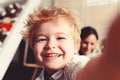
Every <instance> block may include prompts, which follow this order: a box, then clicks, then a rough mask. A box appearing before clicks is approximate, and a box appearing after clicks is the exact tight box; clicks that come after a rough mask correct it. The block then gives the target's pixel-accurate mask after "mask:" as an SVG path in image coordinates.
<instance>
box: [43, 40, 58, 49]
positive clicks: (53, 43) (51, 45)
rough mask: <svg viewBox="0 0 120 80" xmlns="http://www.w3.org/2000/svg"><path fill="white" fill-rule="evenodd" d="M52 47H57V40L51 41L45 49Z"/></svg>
mask: <svg viewBox="0 0 120 80" xmlns="http://www.w3.org/2000/svg"><path fill="white" fill-rule="evenodd" d="M52 48H56V42H55V41H49V42H48V43H47V44H46V47H45V49H52Z"/></svg>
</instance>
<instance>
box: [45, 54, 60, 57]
mask: <svg viewBox="0 0 120 80" xmlns="http://www.w3.org/2000/svg"><path fill="white" fill-rule="evenodd" d="M57 56H58V54H48V55H47V57H57Z"/></svg>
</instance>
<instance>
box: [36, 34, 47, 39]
mask: <svg viewBox="0 0 120 80" xmlns="http://www.w3.org/2000/svg"><path fill="white" fill-rule="evenodd" d="M39 36H45V35H44V34H41V33H40V34H37V35H35V38H37V37H39Z"/></svg>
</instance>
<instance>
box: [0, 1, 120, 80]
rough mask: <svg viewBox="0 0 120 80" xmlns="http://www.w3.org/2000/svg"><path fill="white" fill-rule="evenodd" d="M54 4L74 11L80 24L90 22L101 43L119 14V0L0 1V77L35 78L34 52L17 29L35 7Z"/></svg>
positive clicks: (9, 79) (21, 79)
mask: <svg viewBox="0 0 120 80" xmlns="http://www.w3.org/2000/svg"><path fill="white" fill-rule="evenodd" d="M54 6H56V7H66V8H70V9H72V10H74V11H75V12H77V13H78V14H79V16H78V17H79V18H80V22H81V24H82V27H84V26H88V25H90V26H93V27H94V28H95V29H96V30H97V31H98V34H99V38H100V39H99V43H100V44H101V42H102V40H104V39H105V37H106V34H107V31H108V29H109V25H110V24H111V22H112V20H113V18H114V17H115V15H116V14H118V13H119V9H120V0H0V80H34V77H35V76H37V74H39V71H37V72H36V70H37V69H38V67H39V66H37V65H36V61H35V59H34V55H33V52H32V50H31V49H30V47H29V44H28V43H27V42H25V41H24V40H23V39H22V35H21V34H20V31H21V30H23V29H24V22H25V20H26V19H27V16H28V15H29V14H30V13H31V12H32V11H33V10H34V9H36V8H37V7H51V8H52V7H54Z"/></svg>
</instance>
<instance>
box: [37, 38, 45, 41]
mask: <svg viewBox="0 0 120 80" xmlns="http://www.w3.org/2000/svg"><path fill="white" fill-rule="evenodd" d="M39 41H40V42H43V41H47V39H46V38H40V39H37V42H39Z"/></svg>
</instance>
